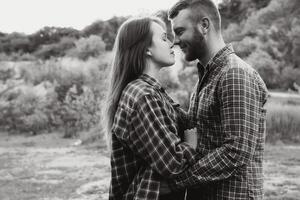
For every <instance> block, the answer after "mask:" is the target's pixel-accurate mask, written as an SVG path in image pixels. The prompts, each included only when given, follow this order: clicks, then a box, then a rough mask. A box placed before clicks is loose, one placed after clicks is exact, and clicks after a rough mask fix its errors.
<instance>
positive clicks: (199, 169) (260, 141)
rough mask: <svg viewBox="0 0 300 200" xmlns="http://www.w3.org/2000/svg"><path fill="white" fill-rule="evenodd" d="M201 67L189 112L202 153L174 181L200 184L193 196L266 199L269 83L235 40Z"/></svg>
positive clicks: (192, 193)
mask: <svg viewBox="0 0 300 200" xmlns="http://www.w3.org/2000/svg"><path fill="white" fill-rule="evenodd" d="M201 67H202V66H200V65H198V69H199V79H200V80H199V81H198V83H197V85H196V88H195V91H194V93H193V94H192V96H191V102H190V109H189V116H188V117H189V119H190V120H189V121H190V122H191V124H190V126H191V127H196V128H197V133H198V143H197V151H198V152H199V153H200V154H201V155H204V156H203V157H202V158H201V159H200V160H198V161H197V163H196V164H195V165H193V166H192V167H191V168H190V169H189V170H187V171H186V172H184V173H182V174H181V175H180V176H179V177H177V178H176V179H175V182H176V185H177V187H190V186H193V187H194V186H196V187H195V188H193V189H190V190H188V196H189V197H190V198H189V199H201V200H203V199H220V200H221V199H235V200H237V199H262V196H263V169H262V167H263V166H262V165H263V152H264V138H265V122H266V120H265V119H266V110H265V109H264V105H265V103H266V100H267V96H268V91H267V88H266V86H265V83H264V82H263V80H262V79H261V77H260V76H259V74H258V73H257V72H256V71H255V70H254V69H253V68H252V67H250V66H249V65H248V64H246V63H245V62H244V61H242V60H241V59H240V58H239V57H238V56H237V55H236V54H235V53H234V51H233V49H232V46H231V45H227V46H226V47H224V48H223V49H222V50H220V51H219V52H218V53H217V54H216V55H215V56H214V58H213V59H212V60H211V61H210V62H209V63H208V65H207V66H206V67H205V68H204V67H202V68H201ZM201 69H202V71H203V72H202V73H200V72H201Z"/></svg>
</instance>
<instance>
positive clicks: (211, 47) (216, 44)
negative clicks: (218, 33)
mask: <svg viewBox="0 0 300 200" xmlns="http://www.w3.org/2000/svg"><path fill="white" fill-rule="evenodd" d="M225 46H226V44H225V42H224V40H223V39H222V37H220V38H217V39H213V40H212V42H211V43H208V46H207V54H206V56H205V57H204V58H202V59H199V61H200V63H201V64H202V65H203V66H204V67H206V66H207V64H208V63H209V61H210V60H212V59H213V58H214V57H215V55H216V54H217V53H218V52H219V51H220V50H221V49H223V48H224V47H225Z"/></svg>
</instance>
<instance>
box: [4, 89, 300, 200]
mask: <svg viewBox="0 0 300 200" xmlns="http://www.w3.org/2000/svg"><path fill="white" fill-rule="evenodd" d="M299 105H300V98H299V97H298V96H297V95H296V96H294V97H293V96H289V97H288V98H287V97H286V96H285V95H282V94H280V93H276V94H274V93H272V94H271V99H270V101H269V102H268V104H267V108H268V116H267V117H268V121H267V122H268V123H267V128H268V130H269V131H268V134H267V139H268V143H267V145H266V151H265V160H264V180H265V181H264V191H265V198H264V199H267V200H281V199H289V200H296V199H300V146H299V141H300V140H299V134H300V132H299V130H300V129H299V124H300V117H299V113H300V112H299V108H300V107H299ZM270 130H271V131H270ZM104 146H105V145H104V144H103V142H98V143H96V144H95V143H94V144H89V145H82V144H81V141H80V140H78V139H66V138H63V134H62V133H51V134H40V135H36V136H27V135H26V134H18V135H15V134H7V133H0V186H1V187H0V199H1V200H96V199H97V200H104V199H107V197H108V183H109V180H110V176H109V171H110V169H109V157H108V153H107V151H106V149H105V147H104Z"/></svg>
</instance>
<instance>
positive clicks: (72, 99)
mask: <svg viewBox="0 0 300 200" xmlns="http://www.w3.org/2000/svg"><path fill="white" fill-rule="evenodd" d="M1 2H2V3H4V5H5V1H4V0H2V1H1ZM28 2H29V1H28ZM28 2H27V1H24V2H22V3H21V4H24V6H22V5H18V2H17V1H15V2H14V4H13V7H14V9H15V11H13V10H12V9H6V7H5V6H4V7H3V6H2V9H3V10H4V13H5V12H6V15H3V16H2V17H1V18H2V19H1V23H0V24H1V25H0V132H2V133H5V134H7V135H10V136H16V135H20V134H21V135H26V136H28V135H30V136H32V137H33V136H37V135H41V134H48V133H49V134H51V133H58V134H59V135H61V136H62V137H64V138H73V139H74V138H76V139H79V141H80V143H83V144H90V143H96V144H100V146H101V147H102V148H104V146H105V145H104V143H105V142H104V139H105V138H104V133H103V131H102V125H101V123H100V121H101V111H102V107H103V98H104V95H105V92H106V89H107V77H108V72H109V69H110V62H111V54H112V47H113V44H114V40H115V37H116V33H117V30H118V27H119V26H120V25H121V24H122V22H124V21H125V20H126V19H127V18H128V17H129V16H130V15H133V14H139V13H142V12H151V13H156V14H157V15H158V16H160V17H161V18H162V19H163V20H164V21H165V22H166V23H167V25H168V31H169V36H170V38H172V33H171V26H170V23H169V21H168V20H167V8H168V7H170V6H171V5H172V4H173V3H175V2H176V0H169V1H165V2H161V1H160V2H159V1H157V2H154V1H151V3H150V1H137V2H139V3H137V2H130V1H120V2H117V1H112V2H110V3H111V7H105V5H107V4H110V3H109V2H105V1H99V2H100V3H99V2H98V5H97V6H96V5H95V6H91V5H90V7H88V8H87V9H91V10H90V11H89V10H84V8H83V7H82V6H83V4H82V5H81V4H79V3H78V2H77V3H74V7H73V2H71V1H70V2H68V1H67V0H66V1H61V2H55V1H51V3H49V5H48V4H47V3H46V1H45V2H44V3H41V2H42V1H40V2H38V1H36V2H34V1H32V2H33V5H32V6H28V5H27V7H25V6H26V3H28ZM62 2H64V3H62ZM84 2H85V3H84V4H85V5H88V4H89V1H84ZM19 3H20V2H19ZM60 4H63V5H62V6H60ZM216 4H218V7H219V10H220V13H221V16H222V31H223V36H224V38H225V41H226V42H227V43H232V44H233V46H234V49H235V52H236V53H237V55H239V56H240V57H242V58H243V59H244V60H245V61H246V62H248V63H249V64H251V65H252V66H253V67H254V68H255V69H256V70H257V71H258V72H259V74H260V75H261V77H262V78H263V80H264V81H265V83H266V85H267V87H268V89H269V91H270V98H269V102H268V103H267V105H266V106H267V109H268V113H267V134H266V143H267V148H266V166H267V169H268V170H267V171H266V173H265V174H266V178H265V179H266V180H267V184H266V188H267V189H266V194H265V195H266V198H267V199H287V198H288V199H300V196H299V195H300V168H299V165H300V158H299V156H297V155H300V154H299V153H300V148H298V147H299V143H300V1H299V0H223V1H216ZM7 5H8V4H7ZM135 5H136V7H135ZM8 6H10V8H11V7H12V5H8ZM35 6H36V7H35ZM39 6H43V7H39ZM30 7H31V8H32V9H29V8H30ZM129 8H130V9H129ZM145 8H147V9H145ZM80 9H81V10H80ZM118 9H119V10H118ZM122 9H123V10H122ZM5 10H6V11H5ZM47 10H48V11H49V16H44V15H43V13H44V12H47ZM1 12H2V11H1ZM22 13H24V15H23V14H22ZM32 13H35V15H33V14H32ZM88 13H91V17H90V18H86V15H88ZM2 14H3V13H2ZM59 14H62V15H61V16H60V15H59ZM72 14H74V15H76V17H75V16H73V15H72ZM12 15H14V18H12V19H10V18H11V16H12ZM39 15H40V18H41V19H40V21H41V20H44V23H45V24H44V25H43V21H41V22H39V21H34V20H37V19H39ZM28 16H31V17H32V18H26V17H28ZM43 17H45V18H43ZM52 18H53V20H54V19H56V22H55V21H53V22H51V20H50V19H52ZM68 19H69V21H66V20H68ZM80 19H84V20H80ZM10 20H11V21H10ZM22 20H25V21H27V22H28V21H30V23H28V25H26V23H25V21H23V22H22ZM64 20H65V21H64ZM76 21H77V22H78V23H79V24H76ZM13 23H16V26H15V27H14V26H13ZM51 23H52V24H51ZM55 23H56V24H55ZM68 23H69V24H68ZM71 23H74V24H71ZM38 24H41V25H40V27H36V26H37V25H38ZM176 59H177V62H176V64H175V66H172V67H170V68H168V69H164V70H163V71H162V76H161V80H160V81H161V82H162V84H163V85H165V86H166V87H167V90H168V92H169V93H170V95H171V96H172V97H173V98H174V99H176V100H177V101H178V102H179V103H180V104H181V106H182V107H183V108H184V109H187V108H188V104H189V96H190V94H191V91H192V89H193V87H194V85H195V83H196V81H197V71H196V68H194V67H189V66H191V65H195V63H186V62H185V61H184V60H183V59H182V55H181V52H180V51H179V50H178V51H176ZM274 163H275V164H274ZM276 163H277V165H278V166H277V165H276ZM276 166H277V168H274V167H276ZM282 167H283V168H284V167H288V168H289V169H291V171H289V170H288V171H286V170H282V169H283V168H282ZM293 167H294V168H293ZM278 177H280V178H279V179H278ZM282 177H284V178H282ZM276 178H277V179H276ZM268 181H269V182H268ZM279 188H281V190H280V189H279ZM0 196H1V195H0Z"/></svg>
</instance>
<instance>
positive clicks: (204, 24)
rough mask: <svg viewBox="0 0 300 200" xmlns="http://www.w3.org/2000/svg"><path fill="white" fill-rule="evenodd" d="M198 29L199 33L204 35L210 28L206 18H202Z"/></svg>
mask: <svg viewBox="0 0 300 200" xmlns="http://www.w3.org/2000/svg"><path fill="white" fill-rule="evenodd" d="M198 27H199V28H200V29H201V32H202V33H203V34H204V35H206V34H207V33H208V30H209V28H210V20H209V19H208V18H207V17H203V18H202V19H201V21H200V22H199V23H198Z"/></svg>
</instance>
